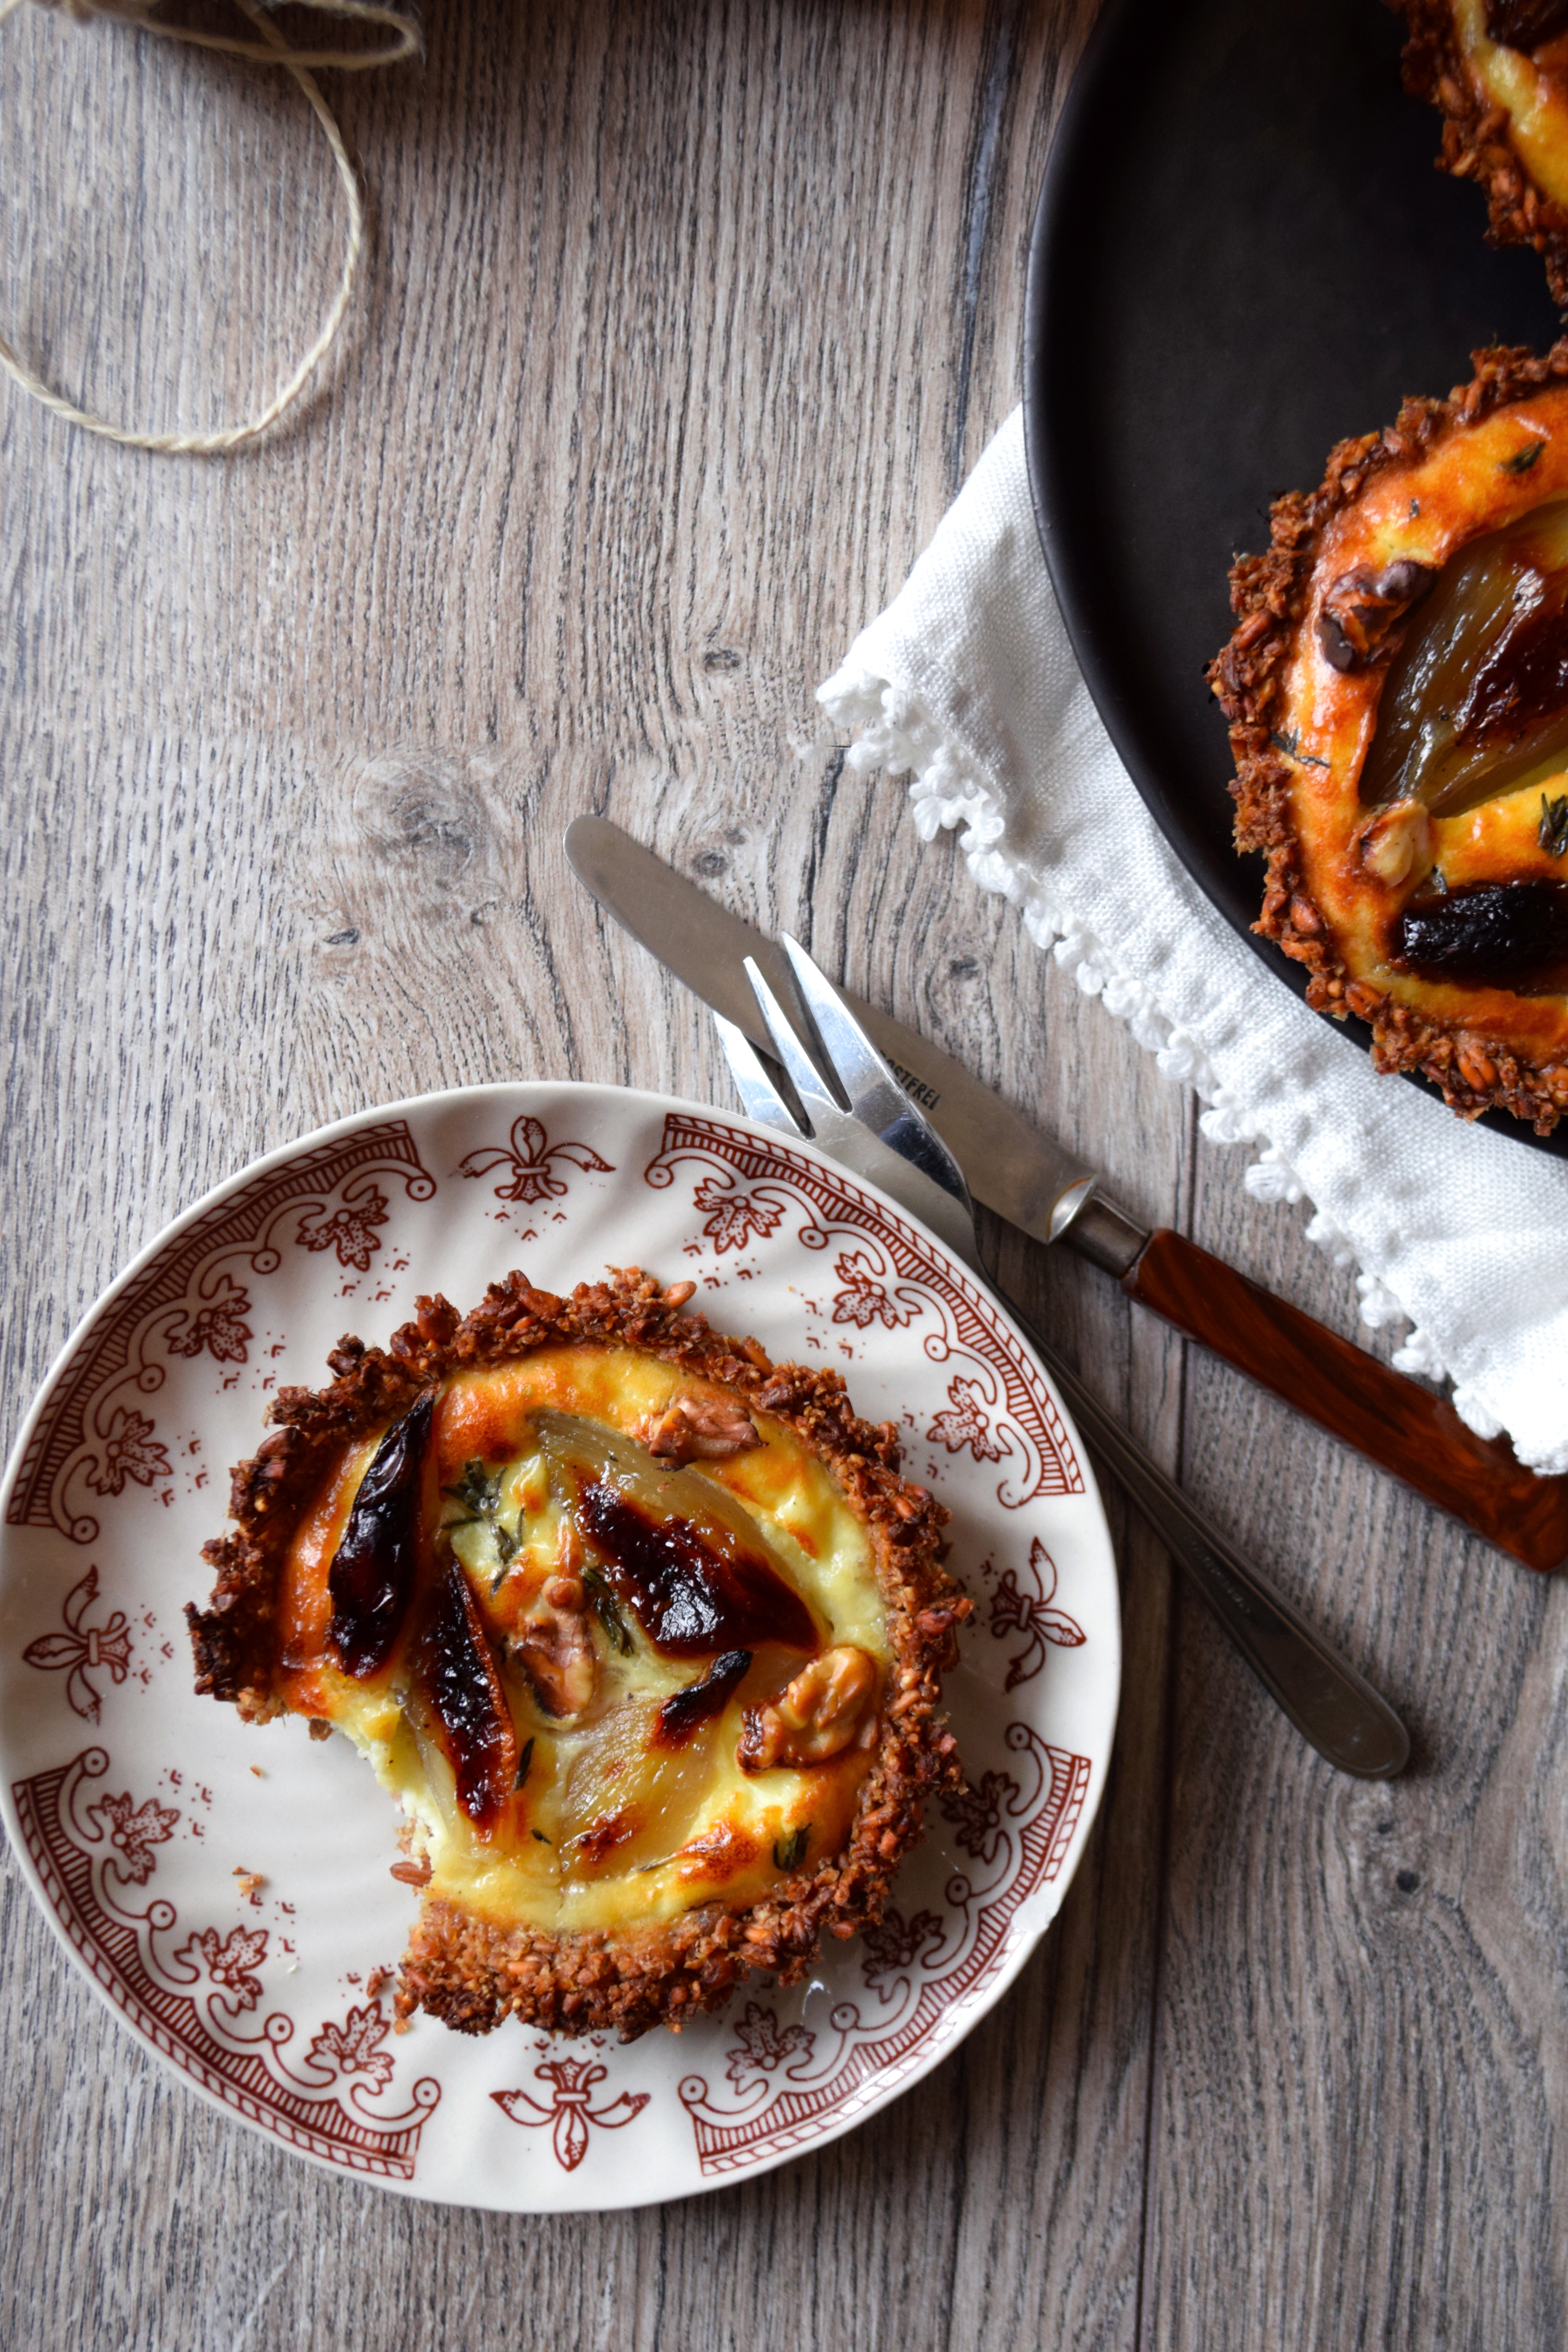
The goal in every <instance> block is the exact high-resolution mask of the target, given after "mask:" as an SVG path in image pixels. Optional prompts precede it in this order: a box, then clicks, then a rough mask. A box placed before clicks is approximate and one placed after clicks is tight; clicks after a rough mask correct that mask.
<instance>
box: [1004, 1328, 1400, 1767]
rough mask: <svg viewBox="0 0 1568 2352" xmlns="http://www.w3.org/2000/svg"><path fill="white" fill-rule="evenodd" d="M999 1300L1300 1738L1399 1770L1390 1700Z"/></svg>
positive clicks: (1337, 1758) (1354, 1760) (1345, 1758)
mask: <svg viewBox="0 0 1568 2352" xmlns="http://www.w3.org/2000/svg"><path fill="white" fill-rule="evenodd" d="M997 1295H998V1297H1001V1296H1002V1294H1001V1293H1000V1292H999V1293H998V1294H997ZM1003 1303H1004V1305H1005V1307H1006V1308H1007V1311H1008V1313H1009V1314H1010V1315H1012V1316H1013V1318H1014V1319H1015V1321H1016V1322H1017V1323H1019V1324H1020V1325H1021V1326H1022V1328H1024V1329H1025V1330H1026V1332H1027V1333H1028V1335H1029V1339H1030V1342H1031V1344H1032V1346H1033V1347H1034V1349H1035V1351H1036V1353H1037V1355H1038V1356H1039V1358H1040V1360H1041V1362H1042V1363H1043V1364H1044V1365H1045V1367H1046V1369H1047V1371H1048V1372H1049V1373H1050V1376H1051V1379H1052V1381H1054V1382H1055V1383H1056V1386H1057V1388H1058V1390H1059V1391H1060V1393H1061V1396H1062V1398H1063V1400H1064V1402H1065V1403H1066V1405H1067V1407H1068V1412H1070V1413H1071V1414H1072V1417H1073V1419H1074V1420H1075V1421H1076V1422H1077V1423H1078V1425H1079V1428H1080V1429H1081V1430H1082V1432H1083V1434H1084V1436H1085V1437H1086V1438H1087V1439H1088V1441H1089V1444H1090V1445H1092V1446H1093V1448H1094V1450H1095V1452H1096V1453H1097V1454H1099V1456H1100V1459H1101V1461H1102V1462H1103V1463H1104V1464H1105V1465H1106V1467H1107V1468H1108V1469H1109V1470H1110V1471H1111V1473H1112V1474H1113V1475H1114V1476H1115V1478H1116V1480H1117V1482H1118V1484H1119V1485H1120V1486H1121V1487H1122V1489H1123V1491H1124V1492H1125V1493H1126V1495H1127V1497H1128V1499H1129V1501H1130V1502H1131V1503H1132V1504H1133V1506H1134V1507H1136V1508H1137V1509H1138V1510H1139V1511H1140V1512H1142V1516H1143V1517H1144V1518H1145V1519H1146V1520H1147V1521H1148V1523H1149V1525H1150V1527H1151V1528H1152V1529H1153V1531H1154V1533H1155V1534H1156V1535H1157V1536H1158V1537H1159V1538H1160V1540H1161V1542H1162V1543H1163V1545H1164V1546H1165V1548H1166V1549H1167V1550H1168V1551H1169V1552H1170V1553H1171V1556H1172V1558H1173V1559H1175V1560H1176V1561H1177V1562H1178V1563H1179V1565H1180V1566H1181V1567H1182V1568H1184V1570H1186V1572H1187V1574H1188V1576H1189V1577H1191V1579H1192V1580H1193V1582H1194V1584H1195V1585H1196V1587H1197V1589H1198V1591H1199V1592H1200V1593H1201V1594H1202V1595H1203V1598H1204V1599H1205V1601H1207V1603H1208V1605H1209V1607H1210V1608H1211V1609H1212V1610H1213V1612H1214V1613H1215V1616H1216V1617H1217V1618H1218V1620H1219V1622H1220V1623H1221V1625H1222V1626H1223V1627H1224V1628H1225V1631H1226V1633H1228V1634H1229V1635H1230V1638H1231V1640H1232V1641H1233V1642H1234V1643H1236V1646H1237V1649H1238V1650H1239V1651H1240V1652H1241V1654H1242V1656H1243V1657H1244V1658H1245V1659H1246V1660H1247V1664H1248V1665H1249V1666H1250V1667H1251V1668H1252V1670H1253V1672H1254V1673H1255V1674H1256V1675H1258V1680H1259V1681H1260V1682H1261V1683H1262V1684H1263V1685H1264V1686H1265V1688H1266V1689H1267V1690H1268V1691H1269V1692H1270V1693H1271V1694H1272V1696H1273V1697H1274V1698H1275V1699H1276V1700H1277V1701H1278V1703H1279V1706H1280V1707H1281V1708H1282V1709H1283V1710H1284V1712H1285V1714H1286V1715H1288V1716H1289V1718H1290V1721H1291V1722H1292V1723H1293V1724H1294V1725H1295V1727H1296V1728H1297V1730H1298V1731H1299V1732H1300V1734H1301V1736H1302V1738H1304V1739H1308V1740H1310V1742H1311V1744H1312V1746H1313V1747H1314V1748H1316V1749H1317V1750H1318V1753H1319V1754H1320V1756H1325V1757H1327V1759H1328V1760H1329V1762H1330V1763H1331V1764H1333V1765H1336V1766H1337V1767H1338V1768H1339V1769H1340V1770H1341V1771H1342V1772H1353V1773H1356V1774H1357V1775H1358V1776H1359V1777H1360V1778H1361V1779H1363V1780H1390V1779H1392V1778H1393V1776H1394V1773H1396V1772H1400V1771H1403V1770H1404V1769H1405V1763H1406V1761H1407V1759H1408V1758H1409V1754H1410V1740H1409V1737H1408V1734H1407V1733H1406V1731H1405V1726H1404V1725H1403V1724H1402V1723H1401V1722H1400V1720H1399V1717H1397V1716H1396V1715H1395V1714H1394V1709H1393V1708H1392V1707H1391V1706H1389V1705H1388V1704H1387V1702H1386V1701H1385V1700H1384V1699H1382V1698H1380V1697H1379V1696H1378V1695H1377V1693H1376V1691H1374V1690H1373V1687H1372V1685H1371V1684H1370V1683H1369V1682H1367V1681H1365V1680H1364V1679H1363V1676H1362V1675H1358V1674H1357V1672H1356V1670H1355V1668H1354V1667H1353V1666H1352V1665H1350V1664H1347V1663H1346V1661H1345V1660H1344V1659H1343V1658H1342V1657H1340V1656H1339V1655H1338V1654H1336V1653H1335V1652H1334V1651H1333V1650H1332V1649H1331V1647H1330V1646H1329V1644H1328V1643H1327V1642H1325V1641H1324V1640H1323V1638H1322V1636H1321V1634H1320V1633H1315V1632H1314V1631H1313V1629H1312V1627H1311V1626H1310V1624H1309V1623H1308V1622H1307V1620H1306V1619H1305V1618H1304V1617H1303V1616H1301V1615H1300V1612H1298V1611H1297V1610H1295V1609H1293V1608H1292V1607H1291V1605H1290V1603H1289V1601H1287V1600H1286V1599H1285V1597H1284V1595H1283V1593H1280V1592H1277V1591H1275V1589H1274V1587H1273V1586H1272V1585H1271V1584H1270V1583H1269V1581H1268V1578H1267V1577H1265V1576H1264V1575H1263V1574H1262V1573H1261V1571H1260V1570H1258V1569H1256V1568H1254V1567H1253V1565H1252V1563H1251V1561H1250V1560H1248V1559H1247V1558H1246V1556H1245V1555H1244V1554H1243V1553H1241V1552H1239V1551H1237V1549H1236V1547H1235V1545H1234V1544H1232V1543H1229V1542H1227V1540H1226V1538H1225V1537H1224V1536H1222V1535H1221V1534H1220V1532H1219V1530H1218V1528H1215V1526H1214V1525H1213V1523H1212V1522H1211V1521H1210V1520H1209V1519H1208V1518H1207V1517H1205V1514H1204V1513H1203V1512H1202V1511H1200V1510H1199V1509H1198V1507H1197V1506H1196V1504H1195V1503H1194V1502H1192V1501H1191V1500H1190V1499H1189V1498H1188V1496H1185V1495H1184V1493H1183V1492H1182V1490H1181V1488H1180V1487H1179V1486H1177V1485H1176V1484H1175V1482H1174V1480H1173V1479H1171V1478H1168V1477H1167V1476H1166V1475H1165V1473H1164V1472H1163V1470H1162V1469H1161V1468H1160V1466H1159V1465H1158V1463H1156V1462H1154V1461H1153V1460H1152V1458H1151V1457H1150V1455H1149V1454H1146V1453H1145V1452H1144V1450H1143V1448H1142V1446H1141V1445H1140V1444H1138V1442H1137V1440H1136V1438H1133V1437H1131V1436H1130V1435H1129V1434H1128V1433H1127V1431H1126V1430H1125V1429H1123V1428H1122V1426H1121V1423H1120V1422H1119V1421H1117V1420H1116V1419H1115V1418H1114V1417H1113V1416H1112V1415H1111V1414H1110V1413H1109V1412H1107V1411H1106V1409H1105V1407H1104V1406H1103V1405H1102V1404H1101V1403H1100V1400H1099V1399H1098V1398H1097V1397H1096V1396H1095V1395H1094V1394H1093V1393H1092V1392H1091V1391H1089V1389H1087V1388H1086V1387H1085V1386H1084V1384H1083V1382H1082V1381H1081V1380H1079V1376H1078V1374H1077V1373H1076V1372H1075V1371H1074V1370H1072V1369H1071V1367H1070V1366H1069V1365H1068V1364H1065V1363H1064V1362H1063V1361H1062V1359H1061V1357H1060V1356H1059V1355H1058V1353H1057V1350H1056V1349H1055V1348H1054V1347H1052V1346H1051V1344H1050V1342H1049V1341H1048V1340H1047V1339H1044V1338H1043V1337H1042V1336H1041V1334H1040V1332H1039V1331H1038V1330H1037V1328H1035V1326H1034V1325H1033V1324H1031V1323H1028V1322H1026V1321H1025V1318H1023V1317H1022V1316H1021V1315H1020V1314H1019V1313H1018V1310H1017V1308H1016V1307H1015V1306H1014V1305H1013V1303H1012V1301H1011V1300H1010V1299H1006V1298H1004V1300H1003Z"/></svg>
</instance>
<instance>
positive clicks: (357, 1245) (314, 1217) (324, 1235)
mask: <svg viewBox="0 0 1568 2352" xmlns="http://www.w3.org/2000/svg"><path fill="white" fill-rule="evenodd" d="M385 1223H386V1194H385V1193H384V1192H383V1191H382V1189H381V1187H380V1185H379V1184H367V1185H366V1186H365V1187H364V1189H363V1192H361V1194H360V1196H359V1198H358V1200H356V1201H348V1202H344V1204H343V1206H342V1208H341V1209H334V1210H333V1211H332V1213H331V1216H330V1217H324V1216H322V1214H321V1211H320V1210H319V1209H312V1210H311V1211H310V1213H309V1214H308V1215H306V1216H303V1217H301V1218H300V1230H299V1232H298V1233H297V1234H295V1236H294V1238H295V1240H296V1241H297V1242H300V1243H302V1244H304V1246H305V1248H306V1249H308V1250H328V1249H330V1250H335V1251H336V1252H337V1258H338V1264H339V1265H352V1266H356V1267H357V1268H358V1270H359V1272H360V1273H361V1274H368V1273H369V1272H370V1261H371V1253H372V1252H373V1251H374V1250H378V1249H379V1248H380V1247H381V1235H380V1234H378V1233H377V1231H376V1227H377V1226H378V1225H384V1224H385Z"/></svg>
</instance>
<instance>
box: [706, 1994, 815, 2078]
mask: <svg viewBox="0 0 1568 2352" xmlns="http://www.w3.org/2000/svg"><path fill="white" fill-rule="evenodd" d="M735 2032H736V2035H737V2037H738V2040H739V2045H740V2046H739V2047H738V2048H736V2049H732V2050H726V2051H725V2053H724V2055H725V2057H726V2058H727V2059H728V2060H729V2062H730V2063H729V2064H728V2065H727V2066H726V2067H725V2069H724V2072H725V2074H728V2076H729V2077H730V2080H731V2083H733V2084H734V2085H735V2088H736V2089H737V2090H740V2089H741V2088H742V2085H743V2084H745V2083H746V2082H747V2081H748V2080H749V2079H750V2077H751V2076H752V2075H753V2074H773V2073H774V2072H776V2070H777V2069H778V2068H779V2067H780V2066H782V2065H783V2064H784V2063H785V2061H786V2060H788V2059H793V2060H795V2062H796V2063H802V2064H804V2063H807V2062H808V2061H809V2060H810V2057H811V2053H812V2049H813V2047H814V2045H815V2043H816V2034H815V2033H808V2032H806V2030H805V2026H804V2025H783V2026H781V2025H780V2023H779V2013H778V2011H777V2010H776V2009H764V2008H763V2005H762V2003H761V2002H760V2001H755V2000H749V2001H748V2002H747V2003H746V2013H745V2015H744V2016H743V2017H742V2019H741V2020H740V2021H739V2022H738V2024H737V2025H736V2027H735Z"/></svg>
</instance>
